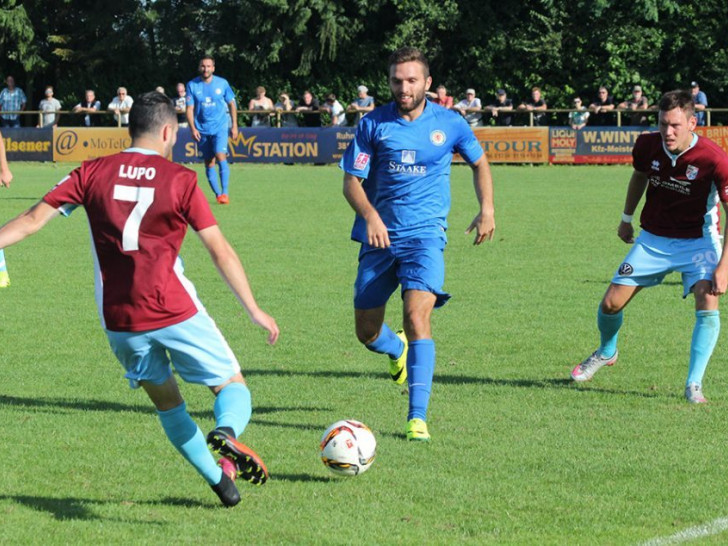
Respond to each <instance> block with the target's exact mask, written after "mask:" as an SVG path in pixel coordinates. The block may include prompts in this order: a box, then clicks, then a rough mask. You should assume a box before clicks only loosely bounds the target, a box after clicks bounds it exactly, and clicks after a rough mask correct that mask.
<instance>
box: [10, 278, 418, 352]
mask: <svg viewBox="0 0 728 546" xmlns="http://www.w3.org/2000/svg"><path fill="white" fill-rule="evenodd" d="M8 286H10V276H9V275H8V272H7V271H0V288H7V287H8ZM406 350H407V349H405V351H406Z"/></svg>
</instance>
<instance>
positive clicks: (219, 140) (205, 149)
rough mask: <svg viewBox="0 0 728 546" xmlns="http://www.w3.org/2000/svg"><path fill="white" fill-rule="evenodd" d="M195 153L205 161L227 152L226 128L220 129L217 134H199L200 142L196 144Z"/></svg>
mask: <svg viewBox="0 0 728 546" xmlns="http://www.w3.org/2000/svg"><path fill="white" fill-rule="evenodd" d="M197 151H198V152H199V153H201V154H202V157H204V158H205V159H210V158H212V157H215V155H217V154H225V155H227V152H228V128H227V127H225V128H224V129H220V130H219V131H218V132H217V133H200V142H198V143H197Z"/></svg>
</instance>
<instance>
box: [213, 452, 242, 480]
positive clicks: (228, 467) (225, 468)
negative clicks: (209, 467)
mask: <svg viewBox="0 0 728 546" xmlns="http://www.w3.org/2000/svg"><path fill="white" fill-rule="evenodd" d="M217 466H219V467H220V468H221V469H222V473H223V474H226V475H227V477H228V478H230V479H231V480H233V481H235V478H237V477H238V467H237V466H235V463H234V462H232V461H231V460H230V459H228V458H227V457H221V458H220V460H219V461H217Z"/></svg>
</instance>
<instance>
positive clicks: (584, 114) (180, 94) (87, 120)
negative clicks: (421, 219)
mask: <svg viewBox="0 0 728 546" xmlns="http://www.w3.org/2000/svg"><path fill="white" fill-rule="evenodd" d="M5 84H6V87H5V88H4V89H3V90H2V91H0V110H2V113H0V126H2V127H20V115H19V114H17V113H9V112H22V111H24V110H25V109H26V106H27V98H26V96H25V93H24V92H23V90H22V89H20V88H19V87H17V86H16V85H15V79H14V78H13V77H12V76H8V77H7V78H6V79H5ZM690 85H691V89H692V94H693V100H694V101H695V108H696V110H697V112H696V116H697V118H698V125H705V122H706V115H705V108H706V107H707V106H708V98H707V97H706V95H705V93H704V92H703V91H701V90H700V86H699V84H698V82H695V81H693V82H691V84H690ZM157 90H158V91H160V90H161V92H164V89H163V88H161V87H159V88H157ZM176 91H177V96H176V97H175V98H174V100H175V105H176V109H177V114H178V119H179V123H180V125H181V126H185V125H187V119H186V116H185V110H186V97H185V95H186V88H185V84H184V83H178V84H177V86H176ZM53 94H54V90H53V87H52V86H50V85H49V86H47V87H46V89H45V93H44V98H43V100H41V101H40V103H39V104H38V110H39V111H40V112H41V115H40V117H39V123H38V124H37V127H49V126H54V125H58V120H59V117H60V115H59V114H58V112H59V111H60V110H61V109H62V104H61V102H60V101H59V100H58V99H56V98H55V97H54V96H53ZM428 100H430V101H432V102H433V103H436V104H439V105H441V106H444V107H445V108H449V109H453V110H455V111H457V112H459V113H460V114H462V116H463V117H464V118H465V120H466V121H467V122H468V123H469V124H470V125H471V126H472V127H477V126H481V125H491V124H492V125H496V126H499V127H507V126H510V125H513V119H514V113H517V112H530V113H531V115H532V117H533V124H534V125H547V124H548V119H547V117H546V110H547V108H548V106H547V104H546V102H545V100H544V98H543V97H542V95H541V89H540V88H539V87H533V88H532V89H531V95H530V97H529V98H527V99H526V100H524V101H522V102H521V103H520V104H518V105H517V106H516V105H514V102H513V100H512V99H510V98H509V97H508V94H507V93H506V90H505V89H498V90H497V91H496V93H495V96H494V98H493V100H492V102H491V103H490V104H488V105H486V106H483V104H482V102H481V100H480V99H479V98H478V97H477V96H476V93H475V89H472V88H469V89H467V90H466V91H465V98H463V99H462V100H460V101H459V102H457V103H455V102H454V99H453V97H452V96H450V95H448V94H447V89H446V87H445V86H444V85H439V86H438V87H437V88H436V90H435V91H434V92H428ZM133 103H134V100H133V99H132V97H131V96H129V94H128V92H127V90H126V88H125V87H119V88H118V89H117V91H116V96H115V97H114V98H113V99H112V100H111V101H110V102H109V104H108V106H107V108H106V110H108V111H110V112H112V113H113V114H114V119H115V120H116V122H117V123H120V124H121V125H127V124H128V123H129V110H130V109H131V106H132V104H133ZM374 106H375V103H374V98H373V97H372V96H370V95H369V89H367V87H366V86H365V85H360V86H359V87H358V88H357V98H356V100H354V101H353V102H352V103H351V104H349V105H348V107H347V108H344V106H343V105H342V104H341V103H340V102H339V100H338V99H337V97H336V95H335V94H334V93H329V94H327V95H326V97H325V98H324V101H323V103H322V102H320V101H319V99H318V98H316V97H315V96H314V95H313V93H312V92H311V91H309V90H305V91H304V92H303V93H302V95H301V98H300V99H299V100H298V102H297V103H294V102H293V101H292V100H291V98H290V95H289V94H288V93H280V94H279V96H278V100H277V101H276V102H275V103H274V102H273V100H272V99H271V98H269V97H267V96H266V89H265V87H262V86H259V87H257V88H256V90H255V97H253V98H252V99H250V102H249V103H248V110H250V111H260V113H252V114H251V126H252V127H270V126H271V125H273V121H274V116H280V126H281V127H297V126H299V125H301V126H303V127H320V126H321V125H322V117H321V113H324V112H325V113H327V114H328V118H329V119H330V125H332V126H343V125H346V124H347V114H353V116H350V118H351V121H352V124H353V125H356V123H357V122H358V121H359V119H360V118H361V116H363V115H365V114H366V113H367V112H370V111H371V110H373V109H374ZM571 108H573V110H572V111H570V112H569V116H568V122H569V125H570V126H571V127H572V128H573V129H582V128H583V127H585V126H586V125H587V124H589V125H594V126H609V125H614V124H615V122H616V116H615V114H614V110H619V111H625V112H629V116H628V123H626V124H625V125H637V126H644V125H649V124H650V119H649V118H648V116H647V112H648V111H650V110H654V108H655V107H654V105H652V106H651V105H650V103H649V100H648V99H647V97H645V95H644V94H643V91H642V86H641V85H635V86H634V87H633V88H632V94H631V96H630V97H629V98H627V99H625V100H624V101H622V102H620V103H615V101H614V97H613V96H612V95H610V94H609V89H607V87H605V86H601V87H599V89H598V91H597V96H596V97H595V98H594V99H593V100H592V101H591V102H590V103H589V104H588V105H587V104H586V103H585V102H584V101H583V100H582V97H581V96H579V95H577V96H574V97H573V100H572V104H571ZM102 111H103V110H102V108H101V102H100V101H99V100H98V99H97V98H96V93H95V92H94V90H93V89H87V90H86V92H85V94H84V99H83V100H82V101H80V102H79V103H78V104H76V105H75V106H74V107H73V108H72V112H74V113H76V114H83V125H84V126H86V127H93V126H96V125H99V124H100V119H99V116H97V115H94V113H96V112H102ZM6 112H8V113H6Z"/></svg>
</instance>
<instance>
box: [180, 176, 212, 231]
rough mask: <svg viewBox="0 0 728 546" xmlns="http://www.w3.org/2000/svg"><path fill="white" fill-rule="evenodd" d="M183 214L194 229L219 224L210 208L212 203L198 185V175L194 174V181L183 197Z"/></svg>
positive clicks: (198, 229) (197, 229)
mask: <svg viewBox="0 0 728 546" xmlns="http://www.w3.org/2000/svg"><path fill="white" fill-rule="evenodd" d="M182 201H183V211H182V214H183V216H184V217H185V218H186V219H187V223H189V224H190V226H191V227H192V229H194V230H195V231H200V230H202V229H205V228H208V227H210V226H214V225H216V224H217V220H215V216H214V214H213V213H212V210H211V209H210V205H209V203H208V202H207V199H205V194H204V193H202V190H201V189H200V187H199V186H198V185H197V175H196V174H193V176H192V182H191V184H190V185H189V187H188V189H187V191H186V192H185V196H184V198H183V200H182Z"/></svg>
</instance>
